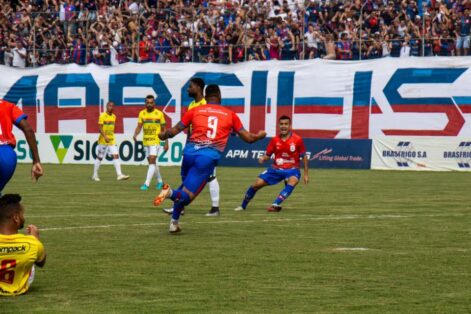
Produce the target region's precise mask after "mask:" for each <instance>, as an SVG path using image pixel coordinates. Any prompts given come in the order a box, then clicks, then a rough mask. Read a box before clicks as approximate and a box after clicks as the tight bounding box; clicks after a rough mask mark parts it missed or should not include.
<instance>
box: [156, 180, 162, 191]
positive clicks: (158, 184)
mask: <svg viewBox="0 0 471 314" xmlns="http://www.w3.org/2000/svg"><path fill="white" fill-rule="evenodd" d="M163 186H164V183H163V182H159V183H157V184H156V185H155V188H156V189H157V190H161V189H162V187H163Z"/></svg>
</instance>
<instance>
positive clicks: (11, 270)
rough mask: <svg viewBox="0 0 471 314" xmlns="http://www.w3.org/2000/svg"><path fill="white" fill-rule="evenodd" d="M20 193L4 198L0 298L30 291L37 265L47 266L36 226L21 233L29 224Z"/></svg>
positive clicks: (0, 206) (0, 207) (0, 229)
mask: <svg viewBox="0 0 471 314" xmlns="http://www.w3.org/2000/svg"><path fill="white" fill-rule="evenodd" d="M20 201H21V196H20V195H18V194H5V195H4V196H2V197H0V295H2V296H15V295H20V294H23V293H25V292H27V291H28V289H29V287H30V286H31V284H32V283H33V280H34V265H36V266H39V267H43V266H44V264H45V263H46V252H45V251H44V246H43V245H42V243H41V242H40V241H39V231H38V228H37V227H36V226H35V225H29V226H28V228H26V233H27V235H24V234H20V233H18V230H19V229H22V228H23V225H24V223H25V218H24V208H23V206H22V205H21V204H20Z"/></svg>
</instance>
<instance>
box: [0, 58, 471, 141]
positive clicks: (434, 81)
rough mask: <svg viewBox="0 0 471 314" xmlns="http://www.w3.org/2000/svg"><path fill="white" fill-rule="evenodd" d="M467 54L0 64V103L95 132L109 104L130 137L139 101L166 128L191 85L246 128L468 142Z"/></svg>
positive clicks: (63, 130)
mask: <svg viewBox="0 0 471 314" xmlns="http://www.w3.org/2000/svg"><path fill="white" fill-rule="evenodd" d="M470 66H471V57H462V58H435V57H434V58H383V59H378V60H368V61H361V62H355V61H353V62H341V61H325V60H321V59H316V60H306V61H293V62H291V61H290V62H282V61H269V62H246V63H240V64H236V65H218V64H180V63H179V64H174V63H172V64H155V63H148V64H132V63H128V64H124V65H120V66H116V67H99V66H96V65H88V66H78V65H75V64H72V65H50V66H45V67H42V68H38V69H23V70H22V69H15V68H10V67H4V66H0V72H1V73H2V75H1V76H0V97H1V98H5V99H7V100H9V101H12V102H15V103H18V104H19V105H20V106H21V107H22V108H23V109H24V110H25V112H26V113H27V114H28V115H29V119H30V122H31V123H32V124H33V126H34V127H35V129H36V130H37V132H38V133H48V134H50V133H53V134H85V133H97V132H98V126H97V118H98V115H99V113H100V112H102V111H103V110H104V105H105V104H106V102H107V101H109V100H112V101H114V102H115V103H116V104H117V106H116V114H117V116H118V120H117V132H118V133H123V134H130V133H132V131H133V129H134V128H135V126H136V119H137V113H138V111H139V110H141V109H142V108H143V104H144V97H145V96H146V95H147V94H153V95H156V97H157V99H156V101H157V105H158V107H159V108H160V109H162V110H163V111H164V112H165V113H166V117H167V120H168V123H169V124H170V123H171V124H174V123H176V122H177V121H178V120H179V119H180V117H181V114H182V112H183V111H185V108H186V107H187V106H188V104H189V102H190V101H191V99H190V98H189V97H188V95H187V92H186V88H187V86H188V82H189V79H190V78H192V77H195V76H197V77H202V78H204V79H205V81H206V82H207V83H208V84H212V83H216V84H219V85H220V86H221V90H222V95H223V104H224V105H226V106H231V108H233V110H234V111H236V112H237V113H238V114H239V115H240V116H241V118H242V121H243V123H244V125H245V127H246V128H247V129H250V130H251V131H257V130H259V129H266V130H267V131H268V135H269V136H272V135H274V134H275V132H276V121H277V117H279V116H280V115H282V114H288V115H290V116H292V118H293V126H294V129H296V130H297V131H298V133H300V134H301V135H302V136H304V137H307V138H344V139H345V138H346V139H349V138H355V139H366V138H376V137H389V136H419V137H420V136H449V137H467V136H471V89H470V88H469V86H470V84H471V71H470V69H469V68H470Z"/></svg>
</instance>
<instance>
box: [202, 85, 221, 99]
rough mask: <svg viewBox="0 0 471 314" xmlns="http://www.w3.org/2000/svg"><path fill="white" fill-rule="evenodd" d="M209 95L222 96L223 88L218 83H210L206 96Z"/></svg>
mask: <svg viewBox="0 0 471 314" xmlns="http://www.w3.org/2000/svg"><path fill="white" fill-rule="evenodd" d="M209 96H221V90H220V89H219V86H217V85H216V84H210V85H208V86H206V90H205V97H209Z"/></svg>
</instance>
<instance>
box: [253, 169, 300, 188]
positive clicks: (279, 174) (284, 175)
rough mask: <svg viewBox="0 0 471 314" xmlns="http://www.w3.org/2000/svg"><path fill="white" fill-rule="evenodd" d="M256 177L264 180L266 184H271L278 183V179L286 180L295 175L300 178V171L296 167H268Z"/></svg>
mask: <svg viewBox="0 0 471 314" xmlns="http://www.w3.org/2000/svg"><path fill="white" fill-rule="evenodd" d="M258 177H259V178H260V179H262V180H263V181H265V182H266V183H267V184H268V185H273V184H277V183H279V182H280V181H283V180H288V179H289V178H291V177H296V178H298V180H299V179H300V178H301V172H300V171H299V169H298V168H294V169H275V168H272V167H270V168H268V169H267V170H265V171H264V172H262V173H261V174H260V175H259V176H258Z"/></svg>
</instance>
